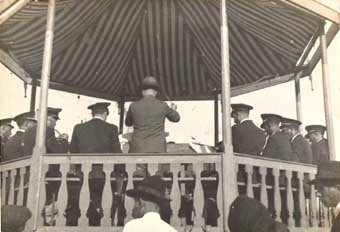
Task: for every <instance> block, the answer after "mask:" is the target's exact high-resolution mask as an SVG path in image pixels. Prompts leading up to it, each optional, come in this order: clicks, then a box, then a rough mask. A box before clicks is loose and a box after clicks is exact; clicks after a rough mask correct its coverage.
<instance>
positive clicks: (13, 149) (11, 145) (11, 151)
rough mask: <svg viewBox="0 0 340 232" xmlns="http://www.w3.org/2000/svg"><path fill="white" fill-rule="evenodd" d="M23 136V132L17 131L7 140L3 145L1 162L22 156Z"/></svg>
mask: <svg viewBox="0 0 340 232" xmlns="http://www.w3.org/2000/svg"><path fill="white" fill-rule="evenodd" d="M24 134H25V132H23V131H17V133H16V134H15V135H13V136H12V137H11V138H9V140H8V141H7V143H6V145H5V151H4V155H3V158H4V160H3V161H6V160H13V159H17V158H20V157H23V156H24Z"/></svg>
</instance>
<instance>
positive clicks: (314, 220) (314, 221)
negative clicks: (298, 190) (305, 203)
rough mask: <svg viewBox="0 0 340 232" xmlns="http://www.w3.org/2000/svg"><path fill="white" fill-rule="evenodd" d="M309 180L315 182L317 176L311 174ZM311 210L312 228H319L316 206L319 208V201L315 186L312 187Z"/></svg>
mask: <svg viewBox="0 0 340 232" xmlns="http://www.w3.org/2000/svg"><path fill="white" fill-rule="evenodd" d="M309 179H311V180H314V179H315V174H309ZM310 195H311V196H310V198H311V199H310V208H311V214H312V215H311V217H312V218H311V223H312V226H313V227H314V226H317V225H318V224H317V217H316V214H317V212H316V206H317V203H318V202H317V199H316V195H315V186H314V185H311V192H310Z"/></svg>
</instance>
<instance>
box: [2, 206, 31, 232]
mask: <svg viewBox="0 0 340 232" xmlns="http://www.w3.org/2000/svg"><path fill="white" fill-rule="evenodd" d="M31 216H32V213H31V211H30V210H29V209H28V208H26V207H24V206H18V205H3V206H1V230H2V231H4V232H9V231H11V232H13V231H17V230H18V229H19V228H20V227H23V226H24V225H25V223H26V221H27V220H28V219H30V218H31Z"/></svg>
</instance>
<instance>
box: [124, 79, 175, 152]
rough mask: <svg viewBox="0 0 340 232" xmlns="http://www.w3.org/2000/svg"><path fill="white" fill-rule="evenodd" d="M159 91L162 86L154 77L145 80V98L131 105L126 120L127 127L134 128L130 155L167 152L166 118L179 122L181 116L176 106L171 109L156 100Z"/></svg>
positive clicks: (143, 84)
mask: <svg viewBox="0 0 340 232" xmlns="http://www.w3.org/2000/svg"><path fill="white" fill-rule="evenodd" d="M159 90H160V86H159V84H158V82H157V80H156V79H155V78H154V77H146V78H144V80H143V81H142V95H143V98H142V99H140V100H139V101H137V102H134V103H132V104H131V105H130V108H129V110H128V112H127V115H126V119H125V124H126V125H127V126H133V135H132V141H131V144H130V150H129V152H130V153H136V152H138V153H140V152H142V153H146V152H148V153H154V152H166V141H165V132H164V123H165V118H167V119H168V120H170V121H171V122H178V121H179V120H180V116H179V114H178V112H177V111H176V109H177V106H176V105H175V104H171V106H170V107H169V106H168V105H167V104H166V103H165V102H162V101H160V100H158V99H157V98H156V96H157V94H158V92H159Z"/></svg>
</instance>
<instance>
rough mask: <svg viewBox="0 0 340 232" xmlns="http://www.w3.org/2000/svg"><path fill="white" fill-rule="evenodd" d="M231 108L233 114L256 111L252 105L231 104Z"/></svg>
mask: <svg viewBox="0 0 340 232" xmlns="http://www.w3.org/2000/svg"><path fill="white" fill-rule="evenodd" d="M231 108H232V109H233V110H232V111H231V114H233V113H235V112H238V111H247V112H249V111H250V110H252V109H254V107H252V106H251V105H247V104H243V103H237V104H231Z"/></svg>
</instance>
